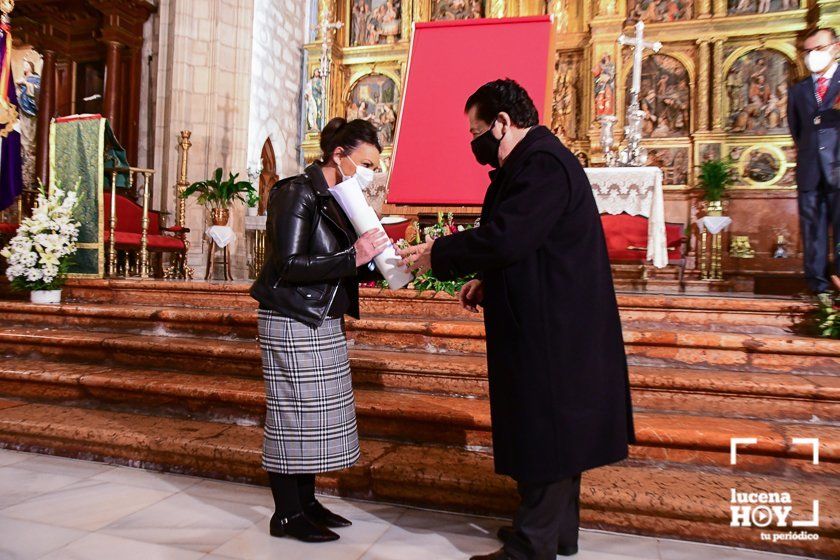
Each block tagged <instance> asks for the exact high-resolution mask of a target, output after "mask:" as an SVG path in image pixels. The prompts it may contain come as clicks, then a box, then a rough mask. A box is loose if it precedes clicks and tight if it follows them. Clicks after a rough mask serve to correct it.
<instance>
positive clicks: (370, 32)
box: [350, 0, 402, 46]
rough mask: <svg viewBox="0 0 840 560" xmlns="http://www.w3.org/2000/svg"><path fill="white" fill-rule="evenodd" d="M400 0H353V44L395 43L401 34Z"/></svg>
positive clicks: (351, 30) (351, 33) (351, 31)
mask: <svg viewBox="0 0 840 560" xmlns="http://www.w3.org/2000/svg"><path fill="white" fill-rule="evenodd" d="M401 4H402V2H400V0H353V8H352V10H351V17H350V42H351V43H352V45H353V46H363V45H380V44H384V43H393V42H395V41H396V39H398V38H399V35H400V21H401V9H402V8H401Z"/></svg>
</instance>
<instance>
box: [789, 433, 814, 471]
mask: <svg viewBox="0 0 840 560" xmlns="http://www.w3.org/2000/svg"><path fill="white" fill-rule="evenodd" d="M793 444H794V445H810V446H811V447H812V448H813V449H814V454H813V456H814V459H813V462H814V464H815V465H819V464H820V439H819V438H807V437H795V438H793Z"/></svg>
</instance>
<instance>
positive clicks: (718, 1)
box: [714, 0, 729, 17]
mask: <svg viewBox="0 0 840 560" xmlns="http://www.w3.org/2000/svg"><path fill="white" fill-rule="evenodd" d="M714 3H715V17H723V16H725V15H726V13H727V11H728V10H729V8H727V6H726V0H714Z"/></svg>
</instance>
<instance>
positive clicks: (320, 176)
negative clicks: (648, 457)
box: [303, 163, 332, 197]
mask: <svg viewBox="0 0 840 560" xmlns="http://www.w3.org/2000/svg"><path fill="white" fill-rule="evenodd" d="M303 172H304V173H305V174H306V176H307V177H308V178H309V182H310V183H311V184H312V189H313V190H314V191H315V194H317V195H318V196H325V197H332V195H331V194H330V186H329V185H328V184H327V179H326V177H324V171H323V170H322V169H321V166H320V165H318V164H317V163H312V164H310V165H308V166H307V167H306V169H305V170H304V171H303Z"/></svg>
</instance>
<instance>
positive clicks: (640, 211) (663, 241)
mask: <svg viewBox="0 0 840 560" xmlns="http://www.w3.org/2000/svg"><path fill="white" fill-rule="evenodd" d="M585 171H586V175H587V177H589V182H590V183H591V184H592V193H593V194H594V195H595V202H596V203H597V205H598V212H600V213H601V214H613V215H615V214H621V213H626V214H629V215H631V216H644V217H646V218H647V219H648V245H647V260H649V261H651V262H653V266H655V267H656V268H664V267H666V266H668V239H667V237H666V235H665V197H664V194H663V192H662V170H661V169H659V168H658V167H587V168H586V170H585Z"/></svg>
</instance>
